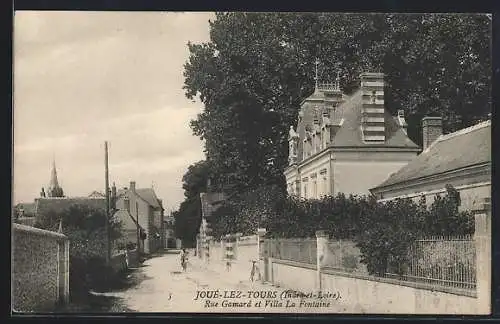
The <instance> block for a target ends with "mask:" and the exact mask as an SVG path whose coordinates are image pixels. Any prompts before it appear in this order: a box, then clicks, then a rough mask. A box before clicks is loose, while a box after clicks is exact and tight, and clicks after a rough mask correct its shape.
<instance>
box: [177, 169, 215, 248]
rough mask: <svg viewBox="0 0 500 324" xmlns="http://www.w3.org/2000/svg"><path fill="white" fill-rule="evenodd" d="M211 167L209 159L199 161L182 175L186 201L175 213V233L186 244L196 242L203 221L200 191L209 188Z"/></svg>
mask: <svg viewBox="0 0 500 324" xmlns="http://www.w3.org/2000/svg"><path fill="white" fill-rule="evenodd" d="M209 171H210V167H209V164H208V162H207V161H199V162H197V163H195V164H192V165H190V166H189V167H188V169H187V171H186V173H185V174H184V176H183V177H182V182H183V184H182V188H183V189H184V196H185V199H184V201H183V202H182V203H181V204H180V206H179V210H177V211H175V212H174V213H173V216H174V219H175V235H176V237H178V238H180V239H181V240H182V241H183V242H184V244H185V246H190V245H193V244H194V243H195V242H196V235H197V234H198V230H199V228H200V223H201V202H200V193H201V192H205V191H206V190H207V180H208V177H209Z"/></svg>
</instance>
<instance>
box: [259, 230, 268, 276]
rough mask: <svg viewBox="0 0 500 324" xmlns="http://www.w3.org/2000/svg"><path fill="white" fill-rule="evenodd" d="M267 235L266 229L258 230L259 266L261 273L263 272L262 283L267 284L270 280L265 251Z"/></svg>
mask: <svg viewBox="0 0 500 324" xmlns="http://www.w3.org/2000/svg"><path fill="white" fill-rule="evenodd" d="M265 235H266V229H265V228H259V229H257V236H258V237H257V253H258V254H257V255H258V260H257V264H258V266H259V271H261V277H260V278H261V281H262V282H266V281H267V280H268V278H267V272H268V269H267V255H266V254H267V253H266V251H264V250H265V249H264V248H265V246H264V236H265Z"/></svg>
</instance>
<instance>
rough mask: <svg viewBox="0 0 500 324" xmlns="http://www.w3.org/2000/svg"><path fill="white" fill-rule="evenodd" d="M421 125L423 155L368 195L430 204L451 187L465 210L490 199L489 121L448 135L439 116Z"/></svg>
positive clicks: (426, 120)
mask: <svg viewBox="0 0 500 324" xmlns="http://www.w3.org/2000/svg"><path fill="white" fill-rule="evenodd" d="M422 125H423V143H424V150H423V152H422V153H421V154H420V155H418V156H417V157H416V158H414V159H413V160H412V161H410V162H409V163H408V164H407V165H406V166H404V167H403V168H401V169H400V170H398V171H397V172H395V173H393V174H392V175H390V176H389V177H388V178H387V179H386V180H385V181H383V182H382V183H381V184H379V185H378V186H376V187H374V188H372V189H371V190H370V191H371V193H372V194H373V195H374V196H375V197H377V199H378V200H379V201H386V200H392V199H396V198H412V199H414V200H417V199H419V198H420V197H422V196H425V197H426V202H427V203H428V204H431V203H432V201H434V197H435V196H436V194H441V193H444V192H445V186H446V185H451V186H453V187H454V188H455V189H456V190H457V191H458V192H459V193H460V201H461V206H460V208H461V209H465V210H470V209H472V208H473V207H474V206H476V204H479V203H480V202H481V200H482V199H483V198H485V197H491V121H490V120H487V121H484V122H481V123H478V124H476V125H474V126H471V127H468V128H464V129H462V130H459V131H457V132H454V133H450V134H447V135H443V130H442V120H441V118H440V117H431V118H429V117H427V118H424V119H423V121H422ZM428 198H429V199H428Z"/></svg>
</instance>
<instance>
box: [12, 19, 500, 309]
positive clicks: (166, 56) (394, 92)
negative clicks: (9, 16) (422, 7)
mask: <svg viewBox="0 0 500 324" xmlns="http://www.w3.org/2000/svg"><path fill="white" fill-rule="evenodd" d="M491 35H492V31H491V15H487V14H478V13H474V14H466V13H461V14H432V13H418V14H411V13H406V14H398V13H335V12H328V13H326V12H317V13H304V12H302V13H301V12H265V13H259V12H253V13H247V12H166V11H164V12H160V11H157V12H139V11H137V12H134V11H129V12H119V11H113V12H111V11H16V12H15V14H14V34H13V41H14V42H13V44H14V46H13V48H14V66H13V80H14V81H13V97H14V102H13V120H14V140H13V146H14V147H13V152H14V156H13V187H12V190H13V200H14V201H13V208H12V252H13V253H12V312H13V314H14V313H15V314H34V313H73V314H83V313H86V314H87V313H100V314H111V313H129V312H138V313H150V312H155V313H166V314H168V313H221V314H222V313H256V314H263V313H293V314H309V313H314V314H414V315H421V314H435V315H477V314H482V315H487V314H489V313H490V312H491V276H492V273H491V255H492V253H491V240H492V238H491V216H492V215H491V70H492V69H491V64H492V63H491V60H492V55H491Z"/></svg>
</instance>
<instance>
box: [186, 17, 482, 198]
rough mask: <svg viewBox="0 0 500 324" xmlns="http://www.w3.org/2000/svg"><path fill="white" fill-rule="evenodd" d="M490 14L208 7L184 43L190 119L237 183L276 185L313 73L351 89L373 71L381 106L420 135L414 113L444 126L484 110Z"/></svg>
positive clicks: (220, 170)
mask: <svg viewBox="0 0 500 324" xmlns="http://www.w3.org/2000/svg"><path fill="white" fill-rule="evenodd" d="M490 36H491V21H490V18H489V17H488V16H486V15H483V14H339V13H320V14H316V13H314V14H313V13H242V12H237V13H217V14H216V19H215V20H214V21H211V22H210V41H209V42H207V43H203V44H192V43H190V44H188V46H189V51H190V57H189V60H188V62H187V63H186V64H185V70H184V76H185V86H184V88H185V91H186V96H187V97H188V98H191V99H194V98H196V97H198V98H199V99H200V100H201V101H202V102H203V104H204V106H205V109H204V111H203V112H202V113H201V114H200V115H199V116H198V118H197V119H196V120H193V121H192V123H191V126H192V129H193V132H194V134H195V135H197V136H199V137H201V138H202V139H204V140H205V151H206V154H207V158H208V160H210V162H211V164H212V166H213V168H212V170H213V172H214V174H216V175H217V176H218V177H219V178H220V179H219V180H222V181H220V183H225V182H226V181H227V179H224V178H227V177H231V181H232V182H233V184H234V185H235V188H236V189H237V190H241V189H244V188H252V187H256V186H259V185H262V184H263V183H266V184H270V183H278V184H280V185H283V177H282V171H283V169H284V167H285V166H286V164H287V153H288V152H287V151H288V148H287V135H288V133H287V132H288V128H289V126H290V125H292V124H295V123H296V121H297V116H298V110H299V107H300V102H301V100H302V99H304V98H305V97H306V96H308V95H309V94H311V92H312V91H313V87H314V81H313V78H314V61H315V58H316V57H318V58H319V59H320V60H321V66H320V77H321V79H322V80H332V79H333V78H334V77H335V76H336V74H337V72H340V77H341V87H342V89H343V90H344V92H346V93H350V92H352V90H354V89H355V88H356V87H357V85H358V83H359V80H358V76H359V74H360V73H361V72H363V71H383V72H384V73H385V74H386V81H387V95H386V102H387V104H386V105H387V108H388V109H389V110H390V111H391V112H393V113H394V112H396V110H398V109H403V110H404V111H405V113H406V115H407V116H408V117H407V119H408V123H409V127H408V133H409V135H410V137H411V138H412V139H413V140H414V141H415V142H417V143H421V138H420V137H421V136H420V134H421V130H420V120H421V118H422V117H423V116H424V115H429V114H438V115H441V116H443V118H444V129H445V131H446V132H449V131H454V130H456V129H459V128H462V127H466V126H469V125H471V124H473V123H475V122H477V121H478V120H480V119H482V118H485V117H486V116H487V114H488V113H489V112H490V85H491V81H490V70H491V54H490V52H491V51H490V47H491V45H490Z"/></svg>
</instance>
